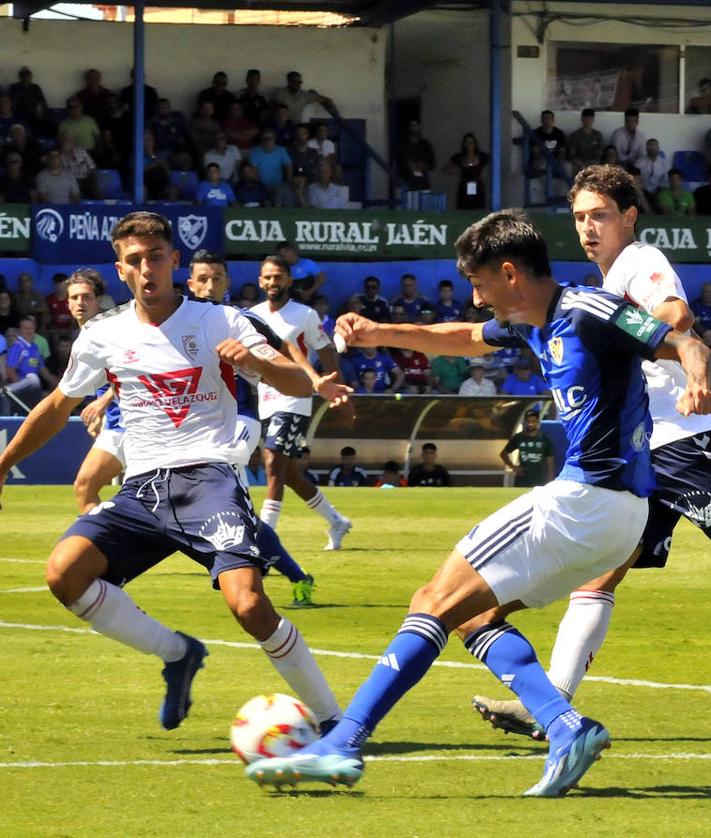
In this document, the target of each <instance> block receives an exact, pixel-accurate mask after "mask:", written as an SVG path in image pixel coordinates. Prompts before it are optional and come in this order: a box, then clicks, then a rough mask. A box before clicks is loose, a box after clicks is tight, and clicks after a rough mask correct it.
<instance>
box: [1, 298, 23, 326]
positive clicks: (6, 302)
mask: <svg viewBox="0 0 711 838" xmlns="http://www.w3.org/2000/svg"><path fill="white" fill-rule="evenodd" d="M19 325H20V315H19V314H18V313H17V309H16V308H15V303H14V301H13V299H12V295H11V294H10V292H9V291H7V290H3V291H0V334H5V332H6V331H7V329H15V328H17V327H18V326H19Z"/></svg>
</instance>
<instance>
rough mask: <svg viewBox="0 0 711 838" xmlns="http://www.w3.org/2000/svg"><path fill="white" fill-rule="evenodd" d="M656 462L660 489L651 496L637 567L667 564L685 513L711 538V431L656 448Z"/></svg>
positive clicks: (654, 452) (654, 453)
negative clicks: (679, 523)
mask: <svg viewBox="0 0 711 838" xmlns="http://www.w3.org/2000/svg"><path fill="white" fill-rule="evenodd" d="M652 465H653V466H654V471H655V472H656V477H657V489H656V490H655V492H654V494H653V495H652V496H651V497H650V499H649V518H648V519H647V527H646V529H645V531H644V534H643V535H642V555H641V556H640V557H639V559H637V561H636V563H635V564H634V567H664V565H665V564H666V563H667V559H668V557H669V550H670V549H671V543H672V533H673V532H674V527H675V526H676V525H677V523H678V522H679V518H681V516H682V515H683V516H684V517H685V518H688V519H689V521H691V523H692V524H694V525H695V526H697V527H698V528H699V529H700V530H702V532H703V533H704V534H705V535H706V537H707V538H711V434H697V435H696V436H690V437H686V439H680V440H678V441H677V442H670V443H669V444H668V445H662V446H661V448H655V449H654V451H652Z"/></svg>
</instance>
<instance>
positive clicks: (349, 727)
mask: <svg viewBox="0 0 711 838" xmlns="http://www.w3.org/2000/svg"><path fill="white" fill-rule="evenodd" d="M446 645H447V629H446V628H445V626H444V623H442V621H441V620H439V619H438V618H437V617H431V616H430V615H429V614H409V615H408V616H407V617H406V618H405V620H404V622H403V624H402V626H401V627H400V630H399V631H398V633H397V634H396V635H395V637H394V638H393V640H392V642H391V643H390V645H389V646H388V648H387V649H386V650H385V652H384V653H383V656H382V657H381V658H380V660H379V661H378V663H377V664H376V665H375V669H374V670H373V671H372V672H371V674H370V677H369V678H368V680H367V681H366V682H365V683H364V684H363V685H362V686H361V687H360V689H359V690H358V692H357V693H356V694H355V697H354V698H353V701H351V703H350V704H349V705H348V707H347V708H346V710H345V712H344V713H343V718H342V719H341V721H340V722H339V723H338V724H337V725H336V727H335V728H334V729H333V730H332V731H331V732H330V733H329V734H328V735H327V736H326V737H325V740H324V741H325V742H328V743H329V744H331V745H335V746H336V747H351V748H352V747H356V748H360V747H361V746H362V745H363V743H364V742H365V740H366V739H367V738H368V737H369V736H370V735H371V733H372V732H373V731H374V730H375V726H376V725H377V724H378V722H379V721H380V720H381V719H382V718H383V717H384V716H385V715H386V714H387V713H388V712H389V711H390V709H391V708H392V707H393V706H394V705H395V704H396V703H397V702H398V701H399V700H400V699H401V698H402V696H403V695H404V694H405V693H406V692H407V691H408V690H409V689H410V688H411V687H414V686H415V684H416V683H417V682H418V681H419V680H420V679H421V678H422V676H423V675H424V674H425V673H426V672H427V670H428V669H429V668H430V666H432V664H433V662H434V661H435V659H436V658H437V656H438V655H439V654H440V652H441V651H442V650H443V649H444V647H445V646H446Z"/></svg>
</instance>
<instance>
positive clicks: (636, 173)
mask: <svg viewBox="0 0 711 838" xmlns="http://www.w3.org/2000/svg"><path fill="white" fill-rule="evenodd" d="M623 168H624V170H625V171H626V172H627V174H630V175H632V178H633V179H634V182H635V184H636V185H637V190H638V192H639V206H638V208H637V211H638V212H639V214H640V215H651V214H652V213H653V212H654V210H653V209H652V204H650V202H649V200H648V199H647V193H646V192H645V191H644V186H643V185H642V173H641V172H640V170H639V169H638V168H637V167H636V166H633V165H632V163H625V165H624V167H623Z"/></svg>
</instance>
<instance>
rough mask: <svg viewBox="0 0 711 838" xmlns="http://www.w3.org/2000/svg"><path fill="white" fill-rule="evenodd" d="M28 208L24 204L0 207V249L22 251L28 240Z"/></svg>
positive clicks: (29, 227)
mask: <svg viewBox="0 0 711 838" xmlns="http://www.w3.org/2000/svg"><path fill="white" fill-rule="evenodd" d="M30 229H31V222H30V210H29V207H28V206H27V205H26V204H16V205H14V206H11V205H9V204H6V205H5V206H4V207H3V208H2V209H0V245H1V247H0V249H2V250H12V251H15V252H18V251H23V250H25V249H26V248H27V245H28V244H29V241H30Z"/></svg>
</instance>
